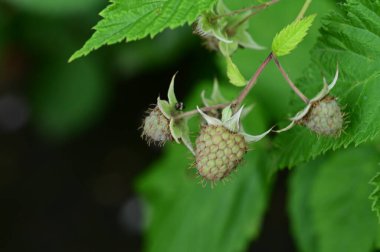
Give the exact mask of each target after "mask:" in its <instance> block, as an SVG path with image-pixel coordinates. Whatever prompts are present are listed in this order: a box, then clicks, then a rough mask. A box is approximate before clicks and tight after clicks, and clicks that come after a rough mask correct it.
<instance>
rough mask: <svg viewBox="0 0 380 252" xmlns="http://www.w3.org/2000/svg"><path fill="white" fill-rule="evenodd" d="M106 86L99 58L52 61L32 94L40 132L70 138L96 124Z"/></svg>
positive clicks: (103, 102)
mask: <svg viewBox="0 0 380 252" xmlns="http://www.w3.org/2000/svg"><path fill="white" fill-rule="evenodd" d="M106 85H107V83H106V81H105V77H104V75H103V74H102V68H101V66H100V65H99V64H97V62H96V61H89V62H83V61H82V62H76V63H75V64H67V63H66V62H63V63H62V62H61V63H55V64H52V65H51V66H50V67H49V68H48V69H46V71H45V72H42V73H41V75H40V76H39V78H38V84H36V86H35V87H34V89H33V93H32V97H31V98H32V109H33V113H34V115H35V116H34V117H33V118H34V120H35V123H36V125H37V126H38V128H39V130H40V131H41V133H43V134H45V135H47V136H49V137H53V138H57V137H67V136H71V135H73V134H75V133H76V132H78V131H81V130H83V127H85V126H87V125H91V124H93V123H94V120H96V119H97V118H98V117H99V115H100V114H102V112H103V110H104V107H105V102H106V98H107V93H108V89H107V88H106Z"/></svg>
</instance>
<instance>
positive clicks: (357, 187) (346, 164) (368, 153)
mask: <svg viewBox="0 0 380 252" xmlns="http://www.w3.org/2000/svg"><path fill="white" fill-rule="evenodd" d="M378 161H379V154H378V153H377V152H376V151H374V150H373V149H372V148H370V147H361V148H358V149H349V150H344V151H341V152H338V153H334V155H331V156H330V157H328V158H325V159H323V158H322V159H319V160H317V161H314V162H311V163H310V164H307V165H304V166H302V167H299V168H297V169H296V170H295V173H293V175H292V179H291V184H290V188H291V190H290V197H291V199H290V204H291V205H290V206H289V209H290V213H291V220H292V229H293V232H294V235H295V237H296V239H297V244H298V246H299V248H300V250H301V251H316V252H336V251H345V252H366V251H368V252H370V251H372V250H373V249H374V248H375V242H376V240H377V237H378V232H379V226H378V224H377V221H376V218H375V216H374V215H373V214H372V213H371V210H370V202H369V201H368V195H369V192H370V191H371V186H370V185H369V184H368V181H369V179H370V178H371V176H372V175H373V174H374V172H376V171H377V170H378V165H377V163H378Z"/></svg>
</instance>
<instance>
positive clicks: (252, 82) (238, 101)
mask: <svg viewBox="0 0 380 252" xmlns="http://www.w3.org/2000/svg"><path fill="white" fill-rule="evenodd" d="M273 56H274V55H273V53H272V52H271V53H270V54H269V55H268V57H267V58H266V59H265V60H264V62H263V63H262V64H261V65H260V66H259V68H258V69H257V70H256V73H255V74H254V75H253V76H252V78H251V79H250V80H249V82H248V84H247V86H245V88H244V89H243V90H242V91H241V93H240V95H239V96H238V98H236V100H235V101H234V102H233V103H232V104H233V106H234V107H235V108H239V107H240V104H241V103H242V102H243V100H244V99H245V97H246V96H247V95H248V93H249V91H251V89H252V88H253V87H254V86H255V84H256V81H257V79H258V78H259V76H260V74H261V73H262V71H263V70H264V68H265V67H266V66H267V65H268V63H269V62H270V61H271V60H272V58H273Z"/></svg>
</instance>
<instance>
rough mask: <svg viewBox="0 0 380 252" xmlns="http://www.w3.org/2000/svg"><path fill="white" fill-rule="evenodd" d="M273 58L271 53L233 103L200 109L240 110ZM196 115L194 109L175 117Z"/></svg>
mask: <svg viewBox="0 0 380 252" xmlns="http://www.w3.org/2000/svg"><path fill="white" fill-rule="evenodd" d="M272 58H273V53H270V54H269V55H268V57H267V58H266V59H265V60H264V62H263V63H262V64H261V65H260V66H259V68H258V69H257V70H256V72H255V74H254V75H253V76H252V78H251V79H250V80H249V82H248V84H247V86H245V88H244V89H243V90H242V91H241V92H240V94H239V96H238V97H237V98H236V99H235V100H234V101H232V102H231V103H224V104H217V105H214V106H210V107H203V108H200V110H202V111H203V112H208V111H212V110H215V109H224V108H225V107H227V106H229V105H231V107H232V109H235V108H239V107H240V104H241V103H242V102H243V100H244V99H245V97H247V95H248V94H249V92H250V91H251V89H252V88H253V87H254V86H255V84H256V82H257V79H258V78H259V76H260V74H261V73H262V72H263V70H264V69H265V67H266V66H267V65H268V63H269V62H270V61H271V60H272ZM196 114H198V110H196V109H194V110H190V111H188V112H184V113H182V114H179V115H177V116H176V117H174V119H175V120H180V119H182V118H186V117H191V116H194V115H196Z"/></svg>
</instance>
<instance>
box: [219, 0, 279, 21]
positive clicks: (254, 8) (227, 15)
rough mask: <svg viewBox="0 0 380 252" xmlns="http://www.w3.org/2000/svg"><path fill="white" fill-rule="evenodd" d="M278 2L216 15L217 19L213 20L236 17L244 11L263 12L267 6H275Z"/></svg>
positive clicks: (273, 1) (272, 0) (273, 0)
mask: <svg viewBox="0 0 380 252" xmlns="http://www.w3.org/2000/svg"><path fill="white" fill-rule="evenodd" d="M279 1H280V0H271V1H269V2H266V3H263V4H260V5H253V6H249V7H246V8H242V9H238V10H234V11H231V12H229V13H226V14H222V15H218V16H217V17H215V19H218V18H223V17H229V16H234V15H237V14H240V13H243V12H246V11H250V10H263V9H266V8H268V7H269V6H271V5H273V4H275V3H277V2H279Z"/></svg>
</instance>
